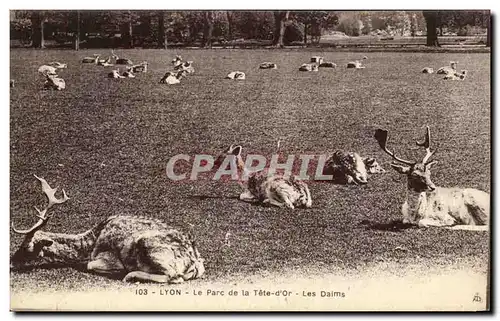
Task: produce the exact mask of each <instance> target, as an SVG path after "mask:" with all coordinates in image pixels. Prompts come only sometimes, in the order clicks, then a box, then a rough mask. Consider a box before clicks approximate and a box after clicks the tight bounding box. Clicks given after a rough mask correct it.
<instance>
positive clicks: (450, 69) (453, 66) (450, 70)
mask: <svg viewBox="0 0 500 321" xmlns="http://www.w3.org/2000/svg"><path fill="white" fill-rule="evenodd" d="M457 65H458V61H450V66H445V67H441V68H439V69H438V70H437V71H436V74H438V75H446V74H454V73H455V72H456V71H457Z"/></svg>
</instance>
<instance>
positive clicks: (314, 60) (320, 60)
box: [311, 56, 325, 65]
mask: <svg viewBox="0 0 500 321" xmlns="http://www.w3.org/2000/svg"><path fill="white" fill-rule="evenodd" d="M324 60H325V59H324V58H323V57H320V56H313V57H311V62H312V63H315V64H317V65H321V64H322V63H323V61H324Z"/></svg>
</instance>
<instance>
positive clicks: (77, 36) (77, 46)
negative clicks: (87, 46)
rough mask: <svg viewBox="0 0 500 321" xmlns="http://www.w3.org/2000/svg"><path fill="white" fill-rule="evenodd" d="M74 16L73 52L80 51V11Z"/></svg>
mask: <svg viewBox="0 0 500 321" xmlns="http://www.w3.org/2000/svg"><path fill="white" fill-rule="evenodd" d="M75 16H76V21H75V23H76V31H75V35H74V37H75V43H74V48H75V50H77V51H78V50H80V11H79V10H78V11H77V12H76V14H75Z"/></svg>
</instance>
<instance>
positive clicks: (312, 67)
mask: <svg viewBox="0 0 500 321" xmlns="http://www.w3.org/2000/svg"><path fill="white" fill-rule="evenodd" d="M299 71H319V68H318V65H317V64H315V63H307V64H302V65H301V66H300V67H299Z"/></svg>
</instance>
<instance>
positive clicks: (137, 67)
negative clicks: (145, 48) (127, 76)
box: [132, 61, 149, 72]
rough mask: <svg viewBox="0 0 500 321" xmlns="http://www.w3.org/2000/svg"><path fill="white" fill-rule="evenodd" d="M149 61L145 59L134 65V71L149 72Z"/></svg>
mask: <svg viewBox="0 0 500 321" xmlns="http://www.w3.org/2000/svg"><path fill="white" fill-rule="evenodd" d="M148 65H149V64H148V62H147V61H143V62H141V63H140V64H138V65H134V66H132V71H133V72H148Z"/></svg>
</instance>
